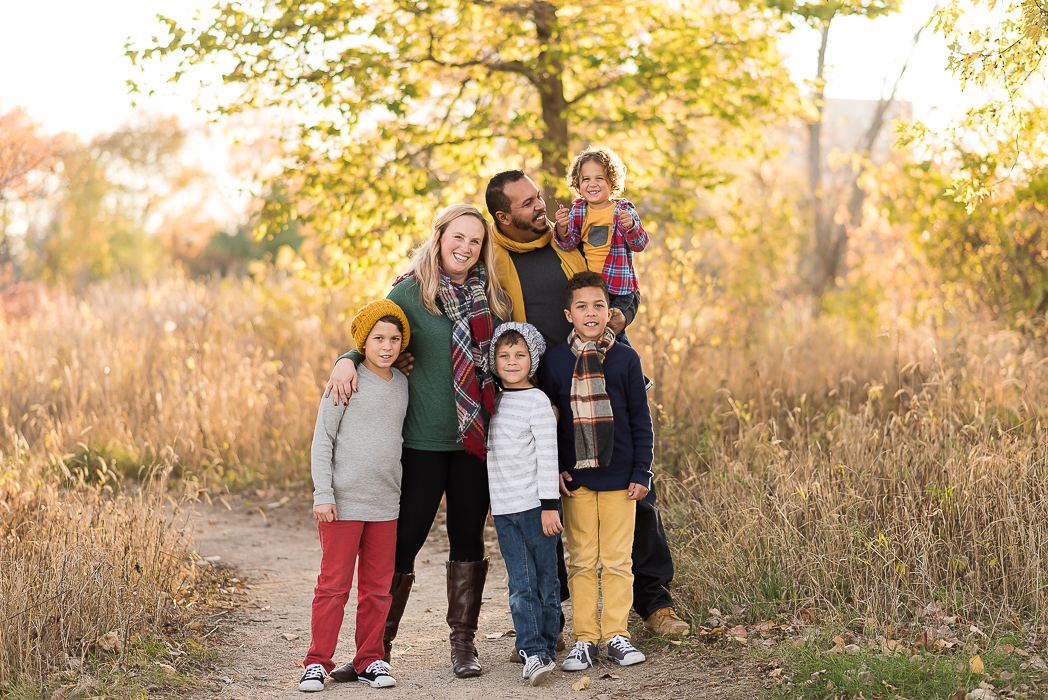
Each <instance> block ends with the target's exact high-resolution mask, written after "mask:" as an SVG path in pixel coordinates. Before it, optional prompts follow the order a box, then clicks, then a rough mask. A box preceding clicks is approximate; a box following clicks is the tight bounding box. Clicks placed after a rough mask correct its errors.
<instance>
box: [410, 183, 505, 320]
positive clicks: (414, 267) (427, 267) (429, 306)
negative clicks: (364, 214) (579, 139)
mask: <svg viewBox="0 0 1048 700" xmlns="http://www.w3.org/2000/svg"><path fill="white" fill-rule="evenodd" d="M463 216H472V217H475V218H476V219H477V220H478V221H480V223H481V225H482V226H483V227H484V242H483V243H481V246H480V260H479V261H477V264H478V265H483V266H484V269H485V271H486V272H487V278H488V280H487V287H486V296H487V297H488V308H490V309H491V313H492V314H494V315H495V316H496V317H497V318H501V319H507V318H509V317H510V314H511V313H512V312H513V300H512V299H510V297H509V294H507V293H506V292H505V291H504V290H503V289H502V285H501V284H500V283H499V279H498V276H497V275H496V274H495V241H494V240H493V238H492V235H491V225H490V224H488V221H487V219H485V218H484V215H483V214H481V213H480V210H479V209H477V208H476V207H475V206H473V205H471V204H452V205H451V206H450V207H447V208H446V209H443V210H442V211H439V212H437V215H436V216H435V217H434V218H433V235H431V236H430V237H429V238H427V239H426V241H425V242H424V243H423V244H422V245H420V246H419V247H418V248H417V249H416V250H415V254H414V256H413V257H412V258H411V264H410V265H409V266H408V270H407V272H408V273H409V274H410V273H415V278H416V279H417V280H418V284H419V287H420V288H421V292H422V294H421V296H422V305H423V306H424V307H426V311H428V312H430V313H431V314H433V315H434V316H436V315H439V314H440V313H441V310H440V307H439V306H438V305H437V293H438V292H439V290H440V241H441V239H442V238H443V237H444V233H445V232H446V231H447V230H448V226H450V225H451V222H452V221H455V220H456V219H458V218H460V217H463Z"/></svg>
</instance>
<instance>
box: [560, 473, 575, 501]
mask: <svg viewBox="0 0 1048 700" xmlns="http://www.w3.org/2000/svg"><path fill="white" fill-rule="evenodd" d="M567 481H571V474H568V473H567V472H561V473H560V493H561V495H562V496H566V497H568V498H575V494H573V493H572V492H571V491H569V490H568V485H567V484H566V483H565V482H567Z"/></svg>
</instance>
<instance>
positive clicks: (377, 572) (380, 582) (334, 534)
mask: <svg viewBox="0 0 1048 700" xmlns="http://www.w3.org/2000/svg"><path fill="white" fill-rule="evenodd" d="M350 331H351V332H352V334H353V338H354V340H356V343H357V350H359V351H360V352H362V353H363V354H364V361H363V363H362V364H361V365H360V367H359V368H358V372H359V374H358V378H357V382H358V384H357V392H356V393H354V394H353V395H352V397H351V398H350V399H349V401H347V402H345V403H343V404H342V405H335V404H333V403H332V402H331V401H324V400H321V402H320V410H319V412H318V414H317V425H316V429H315V430H314V432H313V447H312V460H311V462H312V474H313V489H314V490H313V516H314V517H315V518H316V519H317V521H318V525H317V528H318V530H319V533H320V548H321V560H320V575H319V576H318V577H317V585H316V588H315V589H314V592H313V611H312V617H311V619H310V632H311V634H312V639H311V641H310V645H309V651H308V652H307V654H306V658H305V661H303V662H302V665H303V666H304V667H305V673H304V674H303V675H302V680H301V681H299V684H298V689H299V690H301V691H303V692H312V691H319V690H323V689H324V678H325V677H326V676H327V675H328V674H330V675H331V677H332V679H333V680H336V681H351V680H358V681H360V682H361V683H366V684H367V685H370V686H371V687H372V688H387V687H391V686H394V685H396V684H397V682H396V680H394V678H393V676H391V675H390V673H389V671H390V666H389V664H388V663H386V662H385V661H384V660H383V656H384V655H385V648H384V646H383V644H382V634H383V632H384V631H385V622H386V616H387V614H388V613H389V606H390V601H391V598H392V596H391V595H390V592H389V590H390V582H391V580H392V579H393V554H394V552H395V550H396V538H397V518H398V517H399V514H400V481H401V467H400V453H401V446H402V444H403V438H402V437H401V429H402V428H403V425H404V415H405V413H406V412H407V407H408V380H407V377H405V376H404V375H403V374H401V372H400V371H399V370H396V369H394V368H393V366H392V365H393V362H394V361H396V359H397V357H398V356H399V355H400V352H401V350H402V349H403V348H404V347H405V346H407V344H408V340H409V339H410V337H411V329H410V328H409V327H408V321H407V317H406V316H405V315H404V312H403V311H402V310H401V309H400V307H399V306H397V305H396V304H394V303H393V302H391V301H389V300H388V299H381V300H379V301H373V302H371V303H370V304H366V305H364V307H363V308H361V309H360V311H359V312H358V313H357V315H356V317H355V318H354V319H353V323H352V324H351V325H350ZM354 566H355V567H356V569H357V620H356V633H355V637H356V644H357V654H356V656H355V657H354V659H353V661H352V662H350V663H347V664H345V665H344V666H342V667H341V668H338V669H335V664H334V663H333V662H332V660H331V657H332V655H333V654H334V653H335V647H336V645H337V644H338V633H339V630H340V628H341V627H342V618H343V615H344V614H345V607H346V602H347V601H348V600H349V592H350V588H351V586H352V583H353V569H354ZM332 669H334V670H332Z"/></svg>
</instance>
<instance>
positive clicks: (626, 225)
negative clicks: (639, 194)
mask: <svg viewBox="0 0 1048 700" xmlns="http://www.w3.org/2000/svg"><path fill="white" fill-rule="evenodd" d="M619 228H621V229H622V232H623V233H629V232H630V231H632V230H633V217H632V216H629V215H628V214H627V215H626V216H623V217H622V221H621V222H620V223H619Z"/></svg>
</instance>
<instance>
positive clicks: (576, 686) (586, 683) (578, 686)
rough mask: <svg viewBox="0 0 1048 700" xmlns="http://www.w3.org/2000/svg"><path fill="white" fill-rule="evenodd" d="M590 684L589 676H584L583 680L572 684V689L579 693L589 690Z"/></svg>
mask: <svg viewBox="0 0 1048 700" xmlns="http://www.w3.org/2000/svg"><path fill="white" fill-rule="evenodd" d="M589 684H590V678H589V676H583V677H582V678H580V679H578V680H577V681H575V682H574V683H572V684H571V689H572V690H574V691H575V692H576V693H577V692H579V691H580V690H585V689H586V688H588V687H589Z"/></svg>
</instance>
